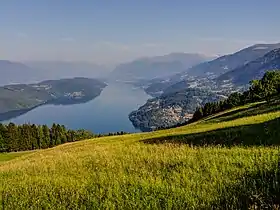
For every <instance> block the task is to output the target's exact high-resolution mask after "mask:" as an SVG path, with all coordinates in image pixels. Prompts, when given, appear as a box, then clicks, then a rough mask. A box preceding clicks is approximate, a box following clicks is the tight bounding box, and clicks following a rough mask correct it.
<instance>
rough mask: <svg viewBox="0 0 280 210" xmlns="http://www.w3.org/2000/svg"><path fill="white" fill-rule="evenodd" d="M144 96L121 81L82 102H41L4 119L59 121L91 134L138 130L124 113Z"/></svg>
mask: <svg viewBox="0 0 280 210" xmlns="http://www.w3.org/2000/svg"><path fill="white" fill-rule="evenodd" d="M149 98H150V96H148V95H147V94H146V93H145V92H144V91H143V90H141V89H136V88H134V87H133V86H131V85H128V84H122V83H110V84H108V86H107V87H106V88H105V89H104V90H103V91H102V93H101V95H100V96H98V97H97V98H95V99H93V100H91V101H90V102H87V103H84V104H74V105H44V106H40V107H38V108H35V109H33V110H31V111H29V112H27V113H25V114H23V115H21V116H18V117H15V118H13V119H11V120H9V121H5V122H4V123H7V122H13V123H16V124H23V123H34V124H47V125H49V126H51V125H52V123H59V124H63V125H65V126H66V127H67V128H70V129H79V128H83V129H87V130H91V131H92V132H95V133H109V132H117V131H126V132H138V131H139V130H136V129H135V128H134V127H133V125H132V123H131V122H130V121H129V119H128V114H129V113H130V112H131V111H133V110H135V109H137V108H138V107H139V106H142V105H143V104H144V103H145V102H146V101H147V99H149Z"/></svg>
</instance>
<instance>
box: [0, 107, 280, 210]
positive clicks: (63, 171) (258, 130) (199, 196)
mask: <svg viewBox="0 0 280 210" xmlns="http://www.w3.org/2000/svg"><path fill="white" fill-rule="evenodd" d="M279 128H280V105H279V103H278V104H277V103H275V104H267V103H254V104H248V105H246V106H242V107H238V108H235V109H232V110H228V111H226V112H222V113H219V114H217V115H213V116H210V117H208V118H205V119H202V120H200V121H198V122H196V123H192V124H189V125H186V126H183V127H178V128H174V129H169V130H162V131H156V132H151V133H139V134H129V135H123V136H111V137H102V138H96V139H89V140H85V141H80V142H74V143H67V144H64V145H60V146H57V147H55V148H51V149H45V150H38V151H34V152H27V153H26V152H24V153H7V154H0V193H1V195H0V203H1V208H2V209H254V208H257V209H265V208H267V209H279V208H280V206H279V204H280V186H279V181H280V174H279V170H278V159H279V148H278V145H279V142H280V130H279Z"/></svg>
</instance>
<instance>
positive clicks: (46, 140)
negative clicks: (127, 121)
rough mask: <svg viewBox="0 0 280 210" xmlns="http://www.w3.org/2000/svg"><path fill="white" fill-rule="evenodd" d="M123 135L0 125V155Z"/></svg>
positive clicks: (121, 133)
mask: <svg viewBox="0 0 280 210" xmlns="http://www.w3.org/2000/svg"><path fill="white" fill-rule="evenodd" d="M123 134H126V133H125V132H123V131H121V132H116V133H108V134H98V135H97V134H94V133H92V132H90V131H87V130H83V129H79V130H70V129H66V127H65V126H64V125H60V124H55V123H54V124H53V125H52V126H51V128H49V127H48V126H47V125H35V124H23V125H16V124H14V123H9V124H7V125H5V124H0V153H1V152H17V151H26V150H36V149H46V148H51V147H54V146H57V145H60V144H64V143H67V142H74V141H80V140H84V139H91V138H95V137H102V136H112V135H123Z"/></svg>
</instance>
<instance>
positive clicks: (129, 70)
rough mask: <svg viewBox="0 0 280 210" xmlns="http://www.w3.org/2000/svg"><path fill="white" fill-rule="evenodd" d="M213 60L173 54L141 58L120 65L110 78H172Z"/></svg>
mask: <svg viewBox="0 0 280 210" xmlns="http://www.w3.org/2000/svg"><path fill="white" fill-rule="evenodd" d="M211 59H213V57H207V56H205V55H201V54H192V53H171V54H168V55H164V56H155V57H148V58H140V59H137V60H134V61H132V62H129V63H123V64H120V65H118V66H117V67H116V68H115V69H114V71H113V72H112V74H111V75H110V76H111V78H115V79H118V80H130V81H131V80H141V79H147V80H149V79H153V78H158V77H165V76H171V75H172V74H176V73H179V72H182V71H184V70H186V69H188V68H190V67H192V66H194V65H197V64H198V63H201V62H205V61H208V60H211Z"/></svg>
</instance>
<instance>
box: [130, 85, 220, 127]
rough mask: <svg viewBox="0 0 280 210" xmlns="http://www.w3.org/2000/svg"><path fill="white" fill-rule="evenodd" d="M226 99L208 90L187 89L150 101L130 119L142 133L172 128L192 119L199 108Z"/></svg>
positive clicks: (134, 112) (131, 114)
mask: <svg viewBox="0 0 280 210" xmlns="http://www.w3.org/2000/svg"><path fill="white" fill-rule="evenodd" d="M224 97H225V96H223V95H219V94H217V93H213V92H211V91H208V90H206V89H204V90H203V89H195V88H187V89H183V90H181V91H177V92H175V93H173V92H172V93H167V94H162V95H161V96H159V97H156V98H153V99H149V100H148V101H147V102H146V103H145V104H144V105H143V106H141V107H140V108H139V109H138V110H136V111H133V112H131V113H130V114H129V119H130V121H131V122H132V123H133V125H134V126H135V127H136V128H140V129H141V130H142V131H151V130H155V129H158V128H166V127H172V126H175V125H177V124H180V123H184V122H186V121H187V120H189V119H191V118H192V116H193V113H194V112H195V109H196V108H197V107H198V106H202V105H204V104H206V103H208V102H213V101H219V100H221V99H223V98H224Z"/></svg>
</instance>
